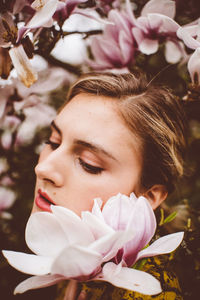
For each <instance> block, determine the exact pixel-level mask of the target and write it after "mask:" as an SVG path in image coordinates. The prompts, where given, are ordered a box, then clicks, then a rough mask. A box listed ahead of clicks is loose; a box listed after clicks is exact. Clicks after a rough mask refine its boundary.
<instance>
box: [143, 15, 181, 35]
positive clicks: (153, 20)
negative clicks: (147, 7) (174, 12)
mask: <svg viewBox="0 0 200 300" xmlns="http://www.w3.org/2000/svg"><path fill="white" fill-rule="evenodd" d="M148 21H149V25H150V27H151V28H158V30H159V32H164V33H166V34H170V33H172V32H176V31H177V30H178V28H179V27H180V25H179V24H178V23H177V22H175V21H174V20H173V19H171V18H169V17H167V16H163V15H161V14H149V15H148Z"/></svg>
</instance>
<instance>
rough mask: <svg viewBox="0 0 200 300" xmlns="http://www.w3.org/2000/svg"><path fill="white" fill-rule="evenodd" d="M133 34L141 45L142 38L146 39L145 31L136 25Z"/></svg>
mask: <svg viewBox="0 0 200 300" xmlns="http://www.w3.org/2000/svg"><path fill="white" fill-rule="evenodd" d="M132 34H133V37H134V39H135V40H136V42H137V44H138V45H140V43H141V42H142V40H143V39H144V33H143V31H142V30H141V29H140V28H137V27H134V28H132Z"/></svg>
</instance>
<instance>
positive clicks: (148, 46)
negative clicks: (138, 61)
mask: <svg viewBox="0 0 200 300" xmlns="http://www.w3.org/2000/svg"><path fill="white" fill-rule="evenodd" d="M139 50H140V51H141V52H142V53H144V54H147V55H150V54H153V53H155V52H157V51H158V40H151V39H148V38H145V39H143V41H142V42H141V43H140V44H139Z"/></svg>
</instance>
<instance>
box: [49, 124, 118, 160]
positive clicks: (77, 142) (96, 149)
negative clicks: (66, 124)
mask: <svg viewBox="0 0 200 300" xmlns="http://www.w3.org/2000/svg"><path fill="white" fill-rule="evenodd" d="M51 127H53V128H54V129H55V130H56V131H57V133H58V134H59V135H62V131H61V130H60V128H59V127H58V126H57V125H56V123H55V121H54V120H53V121H52V122H51ZM74 144H75V145H77V146H83V147H85V148H87V149H89V150H92V151H93V152H96V153H103V154H104V155H106V156H108V157H109V158H111V159H113V160H115V161H117V159H116V158H115V157H114V156H113V155H112V154H111V153H109V152H107V151H106V150H105V149H103V148H102V147H101V146H99V145H96V144H93V143H89V142H86V141H83V140H77V139H76V140H75V141H74Z"/></svg>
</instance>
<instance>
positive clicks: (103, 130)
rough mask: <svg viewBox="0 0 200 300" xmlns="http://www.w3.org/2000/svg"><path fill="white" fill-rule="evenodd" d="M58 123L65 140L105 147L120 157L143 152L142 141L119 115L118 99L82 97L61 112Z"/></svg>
mask: <svg viewBox="0 0 200 300" xmlns="http://www.w3.org/2000/svg"><path fill="white" fill-rule="evenodd" d="M56 124H57V125H58V126H59V127H60V128H61V130H62V135H63V137H65V135H67V137H68V138H69V137H71V138H74V139H75V138H78V139H83V140H86V141H88V142H92V143H95V144H100V145H101V144H102V146H104V147H106V148H107V150H109V151H112V152H114V153H116V155H117V154H118V153H119V152H120V151H121V152H123V153H125V152H126V154H128V152H129V154H131V153H132V151H135V152H139V141H138V139H137V138H136V136H135V135H134V134H133V133H132V132H131V131H130V129H129V128H128V127H127V126H126V124H125V122H124V120H123V119H122V118H121V117H120V114H119V113H118V105H117V99H113V98H109V97H103V96H95V95H88V94H79V95H77V96H75V97H74V98H73V99H72V100H71V101H70V102H69V103H68V104H67V105H66V106H65V107H64V108H63V109H62V110H61V112H60V113H59V114H58V116H57V117H56ZM138 155H139V153H138ZM117 156H118V155H117Z"/></svg>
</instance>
